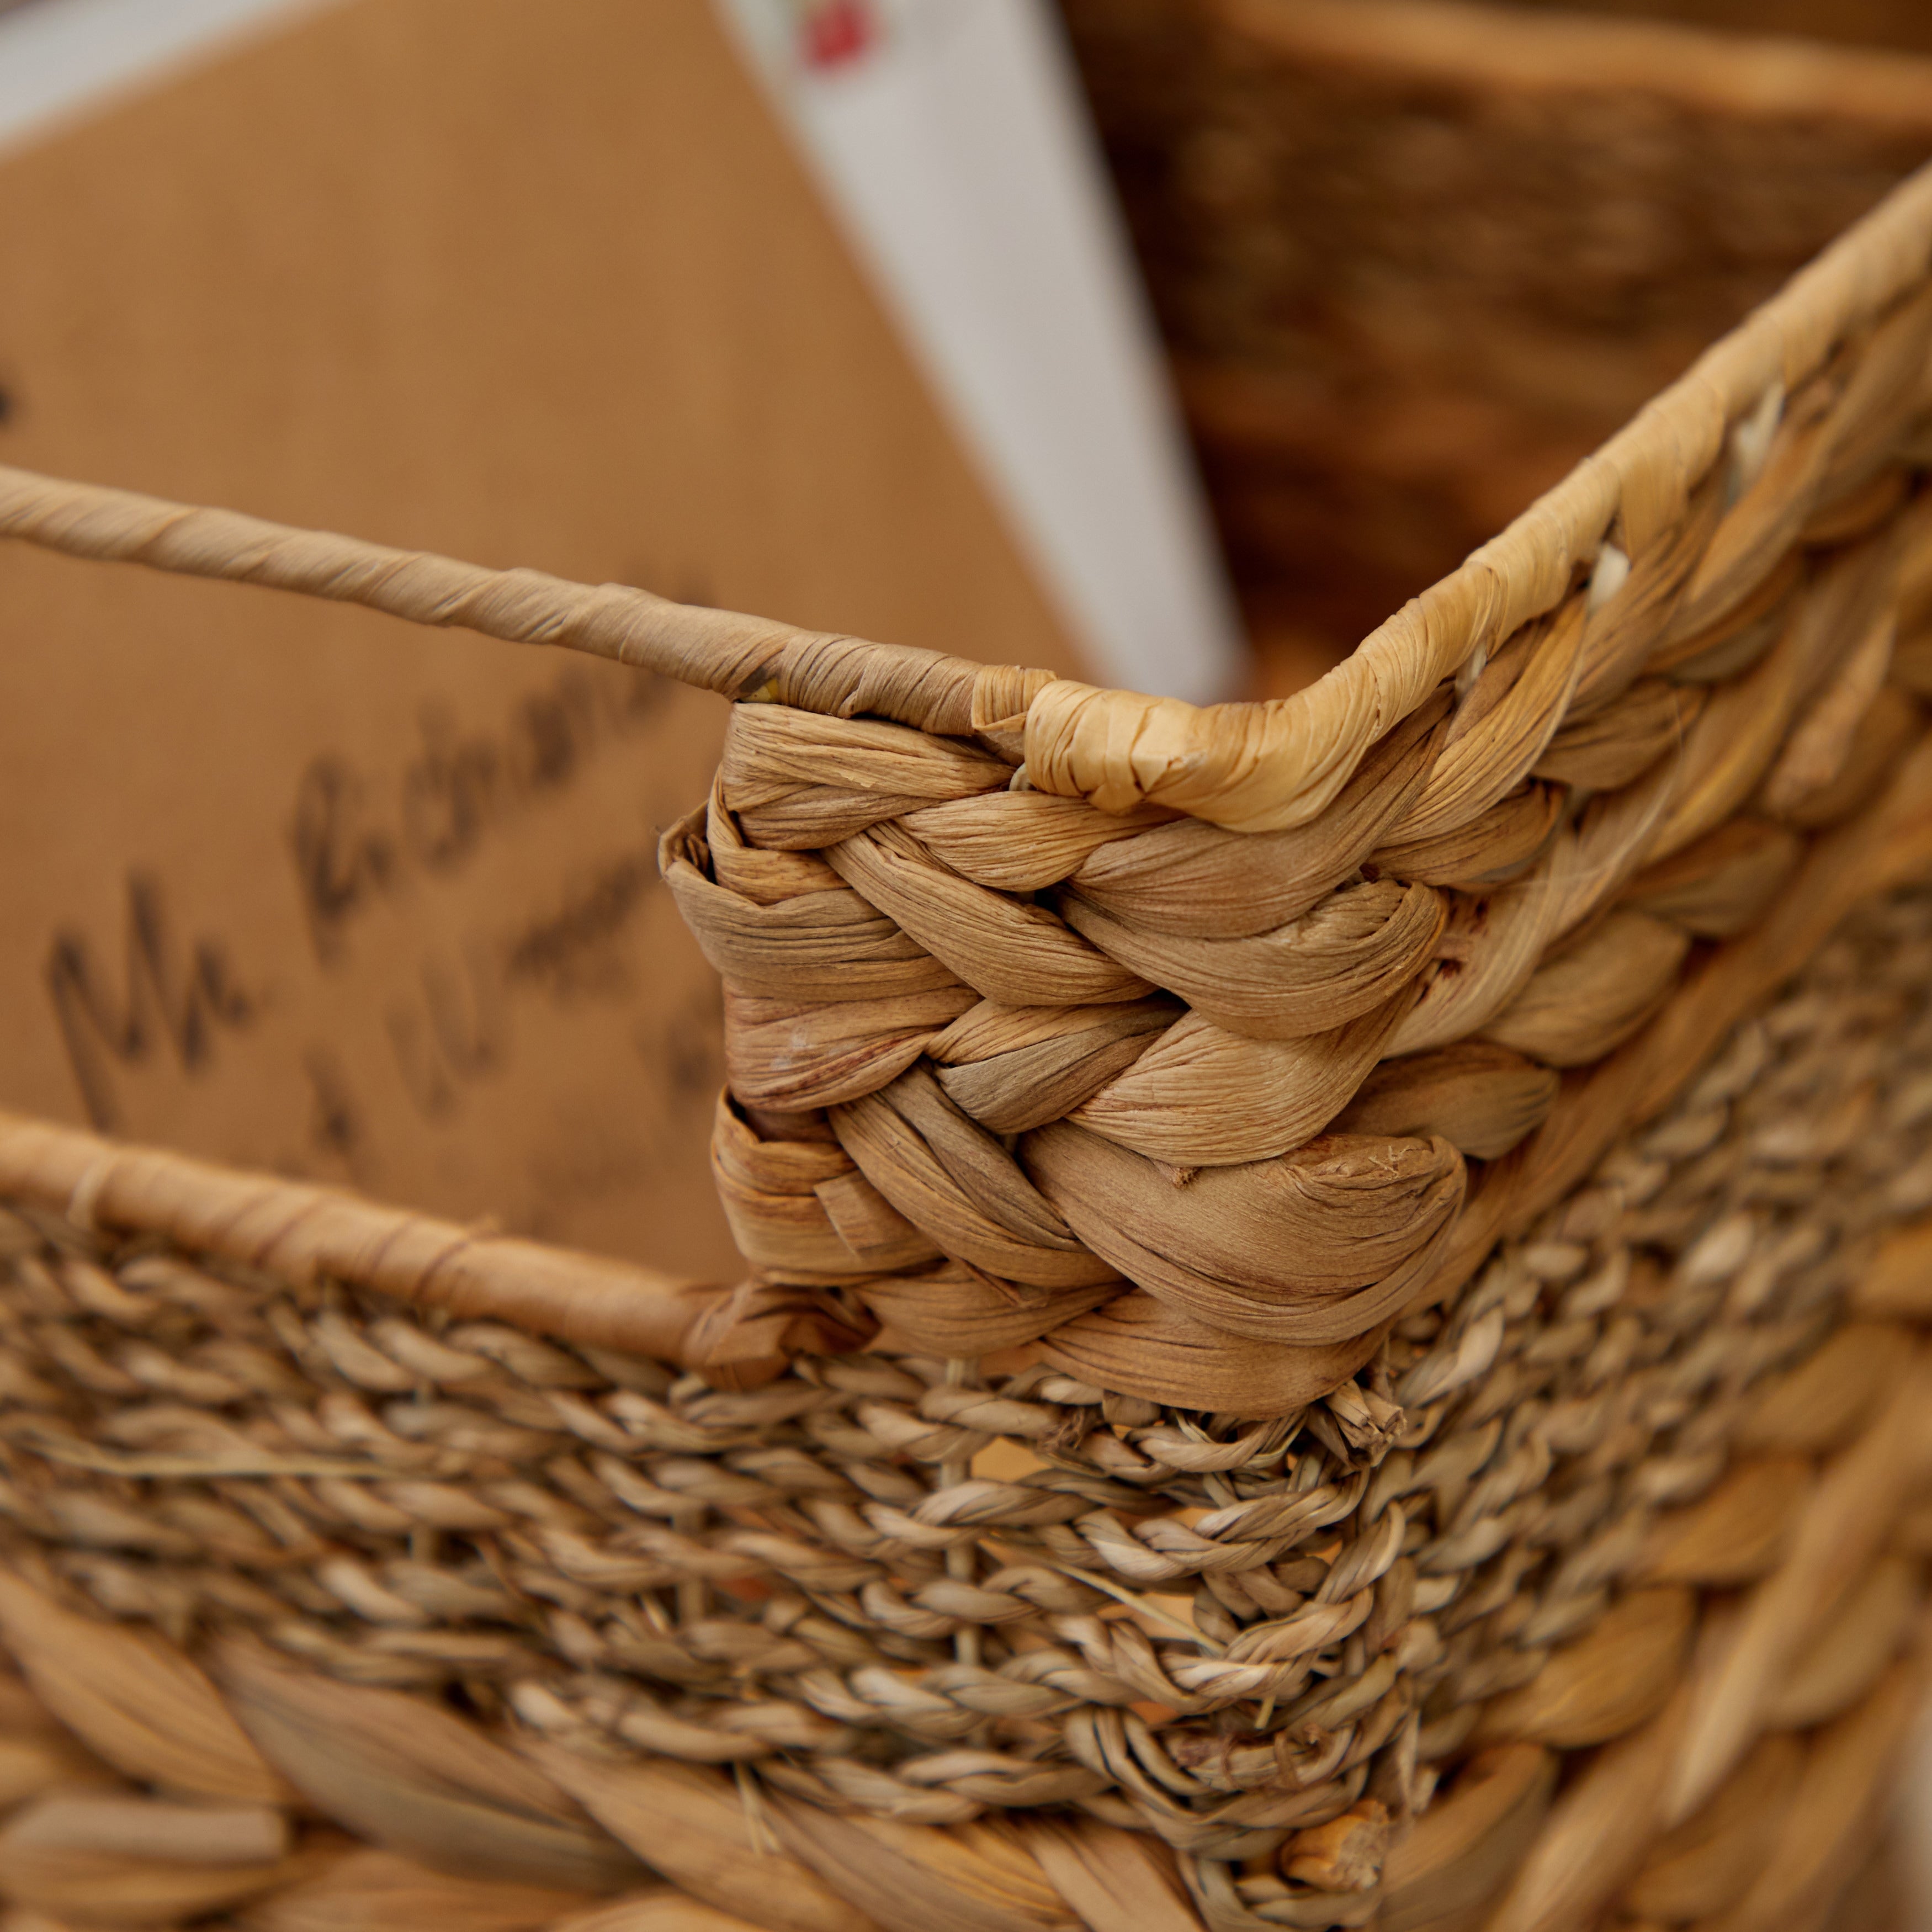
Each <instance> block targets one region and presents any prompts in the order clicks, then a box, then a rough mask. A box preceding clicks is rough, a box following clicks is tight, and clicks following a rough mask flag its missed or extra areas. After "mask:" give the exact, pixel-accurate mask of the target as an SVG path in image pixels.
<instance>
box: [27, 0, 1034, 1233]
mask: <svg viewBox="0 0 1932 1932" xmlns="http://www.w3.org/2000/svg"><path fill="white" fill-rule="evenodd" d="M0 261H4V262H5V263H6V265H7V267H6V272H5V275H4V276H0V388H4V390H5V393H6V395H7V398H8V399H9V401H10V409H9V410H8V412H7V415H6V416H5V421H4V424H0V458H4V460H7V461H8V462H11V463H20V464H24V465H26V466H31V467H39V468H43V469H51V470H55V471H57V472H64V473H67V474H71V475H80V476H84V477H87V478H92V479H94V480H97V481H105V482H111V483H116V484H124V485H127V486H129V487H135V488H139V489H147V490H153V491H155V492H156V493H160V494H164V495H168V496H175V497H179V498H182V499H187V500H190V501H211V502H224V503H229V504H233V505H238V506H240V507H244V508H248V509H250V510H252V511H256V512H257V513H258V514H263V515H266V516H270V517H278V518H281V519H284V520H288V521H290V522H293V523H308V524H317V525H320V526H328V527H334V528H339V529H351V530H353V531H355V532H357V533H358V534H360V535H368V536H371V537H374V538H377V539H380V540H381V541H387V542H392V543H397V544H408V545H415V546H421V547H428V548H433V549H438V550H446V551H449V552H453V553H455V554H458V555H459V556H469V557H474V558H475V559H478V560H479V561H483V562H493V563H502V564H509V563H525V564H530V565H536V566H538V567H539V568H545V569H549V570H553V571H559V572H561V573H563V574H568V575H571V576H576V577H584V578H587V579H590V580H604V579H617V580H624V581H627V582H631V583H641V584H644V585H646V586H649V587H651V588H652V589H658V590H661V591H664V592H667V593H669V594H670V595H679V596H683V597H687V598H696V599H698V600H700V601H706V602H712V603H718V604H730V605H733V606H735V607H740V608H745V609H750V610H760V611H763V612H766V613H769V614H771V615H773V616H781V617H785V618H788V619H793V620H794V621H796V622H801V623H805V624H810V625H819V626H824V627H828V628H843V629H847V630H852V631H859V632H862V633H864V634H870V635H872V636H876V637H889V638H893V639H896V640H901V641H904V642H908V643H922V644H927V645H930V646H935V647H936V648H940V649H949V650H955V651H959V652H962V653H964V654H966V655H975V656H980V657H983V658H995V659H1011V660H1016V661H1021V662H1026V663H1037V664H1052V665H1062V666H1069V667H1070V652H1069V649H1068V646H1067V643H1066V642H1065V640H1064V636H1063V634H1062V633H1061V631H1060V629H1059V628H1058V625H1057V623H1056V621H1055V617H1054V616H1053V614H1052V612H1051V610H1049V607H1048V605H1047V604H1046V601H1045V600H1044V598H1043V595H1042V594H1041V592H1040V590H1039V589H1038V587H1037V585H1036V584H1035V583H1034V581H1033V580H1032V579H1031V577H1030V576H1029V574H1028V571H1027V568H1026V567H1025V565H1024V564H1023V563H1022V561H1021V560H1020V558H1019V555H1018V553H1017V552H1016V549H1015V547H1013V544H1011V543H1010V541H1009V539H1008V538H1007V535H1006V532H1004V529H1003V527H1002V526H1001V522H1000V520H999V517H998V514H996V512H995V510H994V509H993V508H992V505H990V503H989V499H988V498H987V496H986V493H985V492H984V491H983V489H982V488H981V487H980V484H979V483H978V481H977V479H976V478H975V476H974V474H973V473H972V472H971V469H970V468H969V466H968V463H967V462H966V461H965V459H964V458H963V457H962V455H961V454H960V453H959V450H958V449H957V448H956V446H955V445H954V443H953V440H952V439H951V437H950V435H949V434H948V432H947V430H946V428H945V427H944V424H943V422H942V421H941V418H940V416H939V415H938V413H937V411H936V410H935V407H934V406H933V404H932V402H931V401H930V400H929V398H928V397H927V395H926V393H925V392H924V390H923V389H922V386H921V385H920V383H919V380H918V379H917V378H916V376H915V374H914V373H913V370H912V368H911V366H910V362H908V360H907V357H906V356H905V355H904V353H903V351H902V350H901V348H900V347H899V346H898V344H897V343H896V342H895V340H894V339H893V338H892V334H891V332H890V330H889V328H888V327H887V326H886V323H885V322H884V321H883V319H882V317H881V316H880V313H879V312H878V310H877V307H876V305H874V302H873V301H872V299H871V297H870V296H869V294H868V292H867V290H865V287H864V285H863V284H862V281H861V280H860V278H859V275H858V273H857V272H856V270H855V269H854V268H853V266H852V265H851V263H850V260H849V259H848V258H847V255H846V254H845V251H844V248H842V246H841V244H840V243H839V242H838V239H837V237H836V236H835V233H834V231H833V229H832V226H831V225H830V223H829V221H828V220H827V219H826V217H825V215H824V214H823V212H822V211H820V208H818V207H817V205H816V202H814V198H813V196H812V194H811V190H809V188H808V186H807V184H806V183H805V180H804V178H803V177H802V174H801V172H800V171H799V168H798V166H797V165H796V162H795V160H794V159H793V157H792V155H791V154H790V151H789V150H788V149H787V148H786V146H785V145H784V141H783V139H782V137H781V136H780V134H779V133H778V130H777V129H776V128H775V125H774V124H772V121H771V120H770V119H769V116H768V115H767V113H766V110H765V108H764V107H763V103H762V102H761V101H760V99H759V98H758V97H757V94H756V93H755V92H754V89H753V87H752V86H751V83H750V82H749V81H748V80H747V79H746V78H745V76H744V75H743V74H742V72H741V71H740V70H739V68H738V67H737V65H736V63H735V61H734V59H733V56H732V55H731V53H730V50H729V49H728V48H727V46H726V44H725V43H724V40H722V38H721V36H720V34H719V32H718V29H717V28H716V26H715V24H714V23H713V21H712V18H711V16H710V14H709V10H708V9H707V7H706V5H705V4H704V0H649V4H648V5H642V6H640V5H635V4H634V0H548V4H547V5H544V6H542V7H532V6H529V5H525V4H520V0H355V4H351V5H345V6H344V7H341V8H340V9H338V10H334V11H332V12H329V13H325V14H323V16H321V17H319V18H314V19H311V20H307V21H305V22H304V23H302V24H301V25H300V26H297V27H296V28H293V29H292V30H291V31H289V32H287V34H284V35H283V36H281V37H278V38H275V39H272V40H268V41H266V42H264V43H257V44H251V45H249V46H246V47H244V48H242V49H240V50H239V51H237V52H235V53H233V55H229V57H227V58H224V59H223V60H220V61H219V62H216V63H214V64H213V65H209V66H208V67H207V68H204V69H202V70H201V71H197V72H196V73H193V74H190V75H189V76H187V77H184V78H182V79H180V80H175V81H172V82H170V83H169V84H168V85H166V86H165V87H164V88H163V89H161V90H160V91H159V92H155V93H153V94H151V95H147V96H145V97H143V98H139V99H136V100H134V101H130V102H127V103H124V104H118V105H116V106H115V107H113V109H112V110H110V111H108V112H107V113H104V115H102V116H101V118H98V119H96V120H95V121H92V122H90V123H89V124H84V125H80V126H77V127H73V128H71V129H69V130H66V131H65V132H63V133H61V134H59V135H58V136H57V137H55V138H52V139H49V140H47V141H46V142H43V143H42V144H40V145H37V146H36V147H34V148H31V149H30V150H28V151H24V152H20V153H16V154H10V155H9V156H7V157H5V158H4V159H0ZM721 724H722V708H721V706H719V705H718V703H717V702H716V700H712V699H709V698H707V697H700V696H697V695H695V694H691V693H689V692H685V691H678V690H675V689H672V688H665V687H663V686H661V685H655V684H653V683H652V682H649V681H647V680H642V679H637V678H634V677H631V676H628V675H627V674H625V673H621V672H619V671H616V670H614V669H613V667H609V666H606V665H602V664H595V663H593V662H591V661H588V660H585V659H582V658H572V657H569V656H568V655H565V654H562V653H552V652H540V651H518V650H517V649H513V648H512V647H510V646H502V645H499V644H496V643H490V642H488V641H486V640H481V639H478V638H475V637H468V636H466V635H463V634H443V633H433V632H427V631H419V630H414V629H412V628H410V627H407V626H405V625H400V624H397V623H394V622H391V621H390V620H388V619H382V618H378V617H375V616H370V615H368V614H367V613H361V612H356V611H350V610H343V609H340V608H338V607H334V606H330V605H320V604H307V603H302V602H300V601H296V600H293V599H290V598H280V597H277V596H275V595H272V594H270V593H267V592H259V591H255V590H251V589H234V588H229V587H225V586H211V585H206V584H199V583H187V582H183V581H180V580H173V579H169V578H164V577H158V576H155V575H153V574H148V573H146V572H142V571H132V570H125V569H119V568H110V567H106V566H98V565H96V566H89V565H78V564H74V563H72V562H68V561H66V560H65V559H54V558H50V557H48V556H43V555H40V554H37V553H29V552H27V551H25V550H21V549H19V548H0V893H4V897H0V905H4V907H5V918H4V919H0V1103H4V1104H5V1105H7V1106H14V1107H19V1108H25V1109H31V1110H34V1111H36V1112H42V1113H44V1114H46V1115H51V1116H52V1117H55V1118H61V1119H66V1120H74V1121H86V1120H92V1121H94V1122H95V1124H100V1125H103V1126H106V1127H110V1128H111V1129H112V1130H113V1131H115V1132H116V1133H124V1134H126V1135H128V1136H133V1137H136V1138H140V1139H151V1140H157V1141H160V1142H167V1143H170V1144H172V1145H179V1146H182V1147H185V1148H190V1149H191V1150H194V1151H201V1152H205V1153H208V1154H212V1155H214V1156H217V1157H221V1158H224V1159H228V1160H236V1161H240V1162H245V1163H250V1164H253V1165H261V1166H273V1167H277V1168H281V1169H286V1170H287V1171H290V1172H299V1173H305V1174H310V1175H316V1176H318V1177H320V1178H335V1179H344V1180H350V1181H354V1182H356V1184H359V1185H361V1186H362V1187H365V1188H366V1189H368V1190H370V1191H371V1192H373V1193H378V1194H380V1195H382V1196H386V1197H388V1198H389V1199H396V1200H400V1201H403V1202H409V1203H412V1204H415V1205H421V1206H422V1207H425V1208H430V1209H433V1210H435V1211H438V1212H441V1213H445V1214H455V1215H458V1216H461V1217H484V1216H490V1217H495V1218H496V1219H497V1220H500V1221H501V1222H502V1223H503V1224H505V1226H510V1227H512V1228H515V1229H520V1230H527V1231H530V1232H536V1233H538V1234H541V1235H544V1236H546V1237H549V1238H554V1239H557V1240H560V1241H567V1242H570V1243H572V1244H577V1245H581V1246H585V1247H594V1248H599V1249H603V1250H607V1251H610V1252H613V1253H625V1254H630V1255H634V1256H638V1257H640V1258H642V1259H646V1260H649V1261H652V1262H657V1263H658V1264H659V1265H664V1266H667V1267H671V1268H680V1269H690V1270H693V1271H718V1270H724V1269H728V1268H730V1267H731V1266H732V1265H733V1264H732V1260H731V1257H730V1249H729V1244H728V1242H727V1240H726V1238H725V1236H724V1231H723V1225H722V1221H721V1217H720V1216H719V1214H718V1211H717V1209H716V1207H715V1203H714V1201H713V1198H712V1190H711V1188H710V1186H709V1181H708V1178H707V1176H706V1166H705V1154H704V1148H705V1142H706V1134H707V1131H708V1124H709V1112H710V1108H711V1105H712V1097H713V1095H714V1094H715V1091H716V1086H717V1082H718V1051H717V1043H716V1020H717V1000H716V995H715V991H714V989H713V987H712V982H711V978H710V975H709V971H708V969H706V968H705V967H704V965H703V962H702V961H701V960H700V959H699V958H698V956H697V953H696V951H695V949H694V947H692V945H691V943H690V941H688V938H687V937H686V936H685V933H684V931H683V929H682V927H681V926H680V925H679V922H678V921H677V919H676V916H675V914H674V913H673V910H672V908H671V907H670V904H669V901H668V898H667V895H666V893H665V892H664V889H663V887H662V886H661V884H660V883H658V879H657V874H656V868H655V859H654V856H653V852H652V848H653V845H654V842H655V830H656V829H657V828H658V827H659V826H661V825H663V824H664V823H667V821H668V820H670V818H672V817H675V816H676V815H677V814H679V812H680V811H682V810H684V809H685V808H687V807H688V805H691V804H693V803H695V802H697V800H698V799H700V798H701V797H702V796H703V792H704V789H705V786H706V783H707V781H708V776H709V770H710V768H711V765H712V761H713V759H714V757H715V750H716V745H717V739H718V733H719V731H720V730H721Z"/></svg>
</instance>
